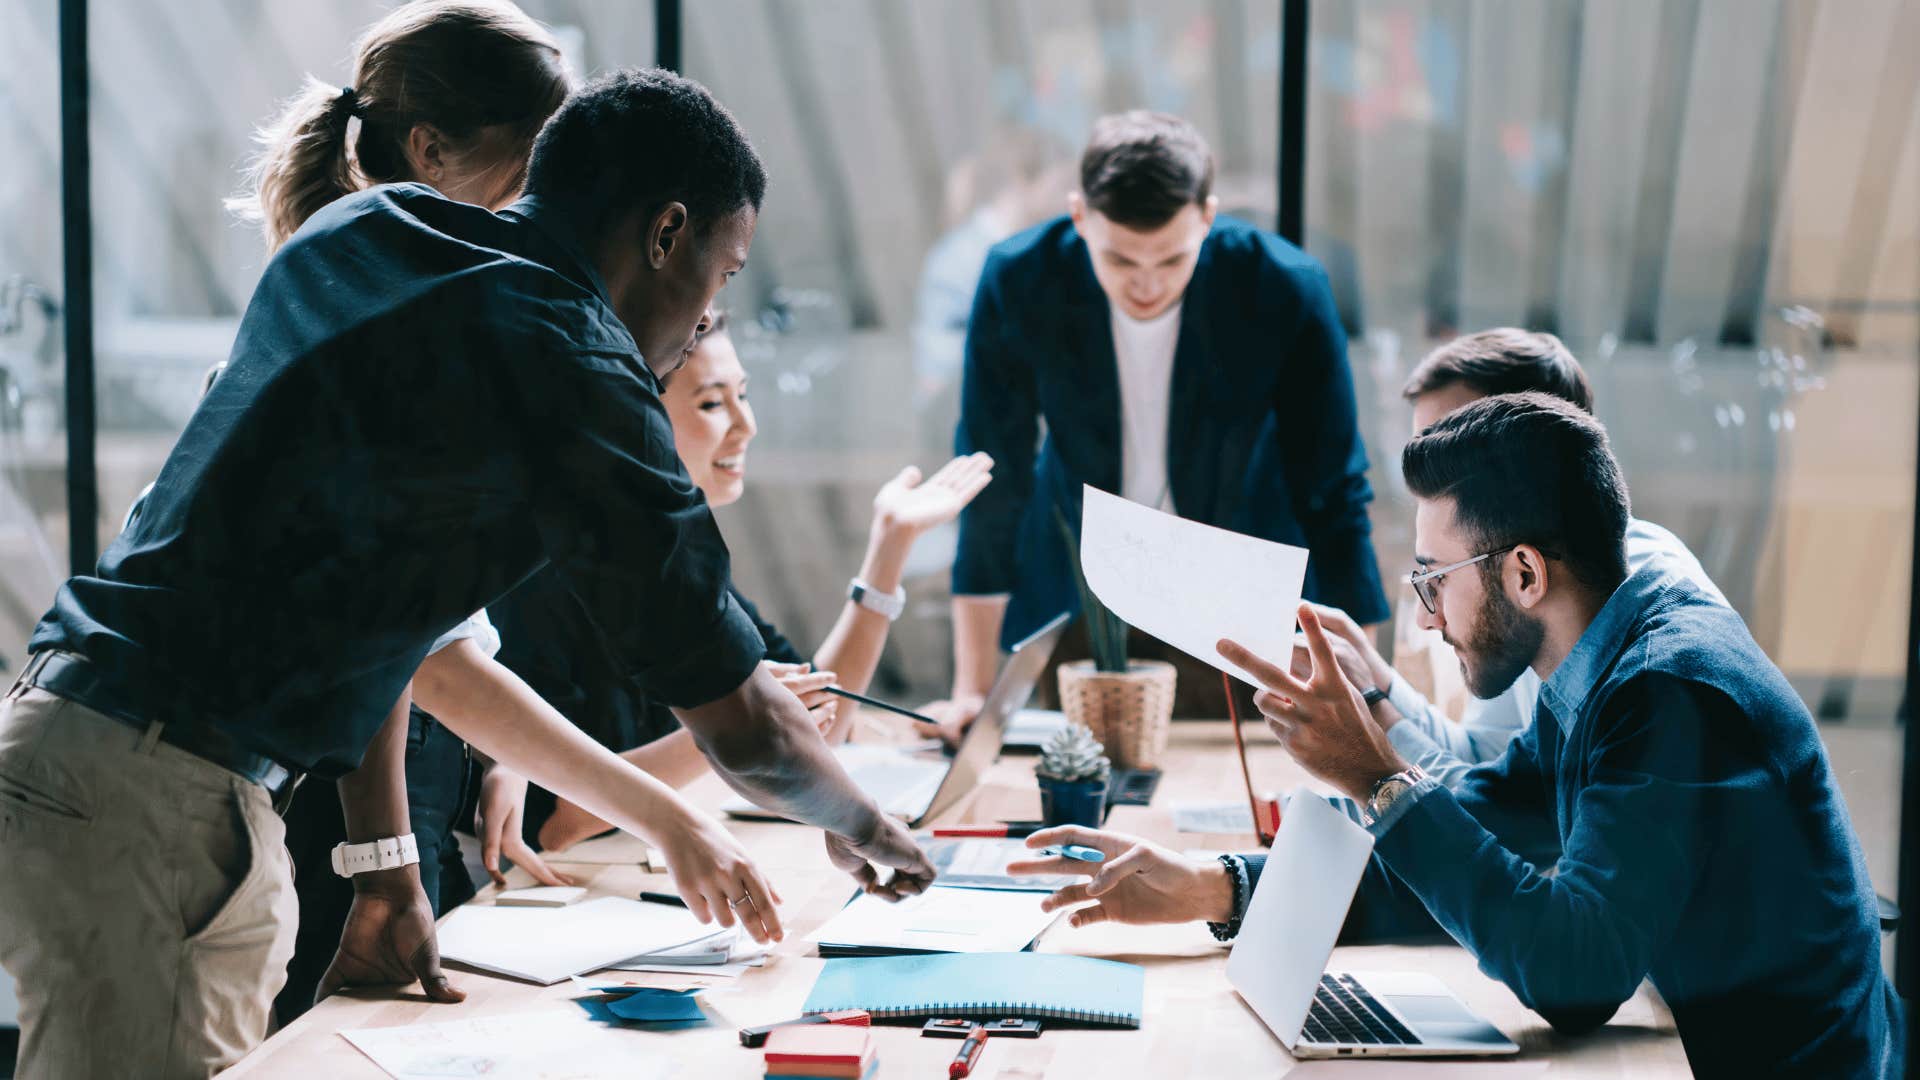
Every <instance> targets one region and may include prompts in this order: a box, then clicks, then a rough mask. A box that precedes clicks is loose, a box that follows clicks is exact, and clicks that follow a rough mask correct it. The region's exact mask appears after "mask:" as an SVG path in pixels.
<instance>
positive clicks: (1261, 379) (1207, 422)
mask: <svg viewBox="0 0 1920 1080" xmlns="http://www.w3.org/2000/svg"><path fill="white" fill-rule="evenodd" d="M1182 303H1183V304H1184V305H1185V306H1184V309H1183V311H1182V312H1181V315H1180V339H1179V343H1178V345H1177V346H1176V348H1175V350H1174V360H1173V379H1172V387H1171V398H1170V401H1169V410H1170V415H1169V416H1168V419H1167V474H1168V479H1169V480H1170V481H1171V485H1172V493H1173V501H1174V506H1175V507H1176V508H1177V509H1178V510H1179V513H1180V516H1181V517H1184V518H1190V519H1192V520H1194V521H1200V522H1205V523H1206V524H1209V525H1215V526H1219V527H1221V528H1227V529H1232V530H1234V531H1236V532H1240V533H1244V534H1246V535H1249V536H1258V537H1262V538H1264V539H1268V540H1277V541H1280V542H1282V543H1287V544H1295V545H1298V546H1300V547H1304V548H1307V549H1308V550H1309V551H1311V552H1312V557H1311V558H1310V559H1309V560H1308V562H1307V580H1306V595H1307V597H1308V598H1310V599H1313V600H1318V601H1320V602H1322V603H1326V604H1332V605H1334V606H1335V607H1339V608H1342V609H1344V610H1345V611H1346V612H1348V613H1349V614H1351V615H1352V616H1353V617H1354V618H1355V619H1356V620H1358V621H1360V622H1362V623H1375V622H1383V621H1385V620H1386V618H1387V615H1388V611H1387V600H1386V595H1385V593H1384V592H1383V591H1382V590H1381V587H1380V571H1379V566H1378V564H1377V562H1376V561H1375V559H1374V554H1373V540H1372V527H1371V525H1370V523H1369V522H1368V520H1367V504H1368V503H1369V502H1370V501H1372V499H1373V489H1372V488H1371V487H1370V486H1369V485H1368V483H1367V453H1366V447H1365V446H1364V445H1362V443H1361V440H1360V431H1359V428H1358V426H1357V424H1356V422H1355V417H1354V400H1353V377H1352V375H1351V373H1350V372H1349V370H1348V366H1347V339H1346V334H1345V332H1344V331H1343V330H1342V329H1341V327H1340V319H1339V316H1338V314H1337V313H1336V312H1335V310H1334V306H1333V296H1332V293H1331V292H1330V291H1329V289H1328V287H1327V276H1326V272H1325V271H1324V270H1322V269H1321V268H1320V264H1319V263H1318V262H1316V261H1314V259H1313V258H1312V257H1311V256H1309V255H1307V254H1306V253H1304V252H1302V251H1301V250H1300V249H1299V248H1296V247H1294V246H1293V245H1292V244H1289V243H1287V242H1286V241H1284V240H1282V239H1280V238H1279V237H1277V236H1274V235H1273V234H1271V233H1267V232H1263V231H1261V230H1259V229H1255V228H1254V227H1253V226H1251V225H1248V224H1247V223H1245V222H1242V221H1237V220H1235V219H1233V218H1229V217H1224V216H1223V217H1218V218H1216V219H1215V220H1214V224H1213V229H1212V231H1211V232H1210V233H1209V234H1208V236H1207V239H1206V242H1205V244H1204V245H1203V246H1202V247H1201V249H1200V258H1199V262H1198V263H1197V264H1196V266H1195V268H1194V272H1193V281H1192V282H1191V283H1190V284H1189V285H1188V286H1187V291H1186V295H1185V297H1184V298H1183V300H1182ZM1042 419H1044V420H1045V421H1046V439H1045V442H1044V443H1041V442H1040V441H1039V421H1040V420H1042ZM1036 444H1038V452H1037V454H1036V450H1035V447H1036ZM954 446H955V449H956V450H957V451H958V452H959V453H963V454H965V453H972V452H974V451H977V450H984V451H986V452H987V453H989V454H992V455H993V459H994V470H993V482H992V483H991V484H989V485H987V489H986V490H985V491H983V492H981V493H980V495H979V497H978V498H976V499H974V501H973V503H972V504H971V505H969V506H968V507H967V509H966V510H965V511H963V512H962V513H961V515H960V550H959V554H958V556H957V557H956V559H955V561H954V567H953V591H954V592H955V593H956V594H962V595H986V594H996V593H1009V594H1011V600H1010V602H1009V604H1008V607H1007V616H1006V622H1005V624H1004V627H1003V631H1002V635H1001V639H1002V642H1003V643H1009V644H1010V643H1012V642H1015V641H1018V640H1019V639H1020V638H1022V637H1025V636H1026V635H1027V634H1029V633H1031V632H1032V631H1033V630H1035V629H1037V628H1038V627H1039V626H1040V625H1041V624H1042V623H1044V622H1045V621H1046V620H1048V619H1050V618H1052V617H1053V616H1055V615H1057V614H1059V613H1060V612H1062V611H1078V610H1079V606H1080V599H1079V595H1078V592H1077V590H1076V589H1075V587H1074V581H1073V570H1072V567H1071V565H1070V564H1069V563H1068V561H1067V550H1066V542H1065V540H1064V539H1063V538H1062V537H1061V535H1060V530H1059V527H1058V526H1057V525H1056V524H1055V522H1054V512H1055V509H1056V508H1058V509H1059V510H1060V511H1061V512H1062V513H1064V515H1065V516H1066V519H1067V521H1068V524H1069V525H1070V527H1071V528H1072V529H1073V530H1074V533H1075V535H1076V536H1077V535H1078V533H1079V529H1080V502H1081V498H1080V485H1081V484H1082V483H1088V484H1092V485H1093V486H1094V487H1097V488H1100V489H1102V490H1104V491H1112V492H1118V491H1119V490H1120V448H1121V442H1120V377H1119V372H1118V367H1117V362H1116V360H1115V359H1114V352H1113V326H1112V317H1111V314H1110V309H1109V307H1108V302H1107V297H1106V294H1105V293H1104V292H1102V291H1101V290H1100V285H1099V282H1098V281H1096V280H1095V278H1094V276H1093V262H1092V260H1091V258H1090V256H1089V255H1088V252H1087V245H1086V243H1085V242H1084V241H1083V240H1081V239H1080V235H1079V233H1078V232H1077V231H1075V229H1074V227H1073V222H1072V220H1071V219H1070V218H1066V217H1060V218H1056V219H1054V220H1053V221H1050V222H1047V223H1045V224H1042V225H1039V226H1036V227H1035V228H1033V229H1030V230H1028V231H1026V232H1024V233H1021V234H1019V235H1018V236H1014V237H1012V238H1010V239H1008V240H1006V241H1004V242H1002V243H1001V244H1000V245H998V246H997V247H995V248H994V249H993V252H992V253H991V254H990V255H989V256H988V258H987V265H986V269H985V271H984V272H983V273H982V275H981V279H980V288H979V292H978V293H976V294H975V296H974V303H973V316H972V318H971V319H970V320H969V321H968V324H967V345H966V374H965V379H964V382H963V384H962V387H961V395H960V423H959V429H958V431H957V432H956V433H955V435H954ZM1290 615H1291V613H1287V614H1286V616H1285V617H1290Z"/></svg>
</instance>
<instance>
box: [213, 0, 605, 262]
mask: <svg viewBox="0 0 1920 1080" xmlns="http://www.w3.org/2000/svg"><path fill="white" fill-rule="evenodd" d="M353 55H354V61H353V81H352V83H350V84H349V85H347V86H345V87H339V86H329V85H328V84H326V83H323V82H321V81H320V80H318V79H315V78H312V77H311V76H309V77H308V79H307V85H306V88H305V89H304V90H302V91H301V92H300V94H299V95H298V96H296V97H295V98H293V99H292V100H291V101H289V102H288V103H287V105H286V107H285V108H284V110H283V111H282V112H281V113H280V115H279V117H278V118H276V119H275V120H274V121H273V122H272V123H270V124H268V125H267V126H266V127H265V128H263V129H261V131H260V134H259V141H260V144H261V152H260V154H259V156H258V157H256V158H255V159H254V162H253V165H252V167H251V169H250V170H249V179H250V181H251V183H250V184H249V187H250V188H251V190H250V191H249V192H247V193H246V194H245V195H243V196H241V197H239V198H236V199H234V200H231V202H230V205H232V206H233V208H234V209H236V210H238V211H239V212H240V213H241V214H243V215H244V216H246V217H248V218H250V219H252V220H255V221H258V222H260V224H261V227H262V228H263V229H264V230H265V232H266V237H267V246H268V248H270V249H275V250H277V249H278V248H279V247H280V245H281V244H284V243H285V242H286V241H287V238H288V237H290V236H292V235H293V234H294V233H295V232H296V231H297V230H298V229H299V228H300V226H301V225H303V224H305V223H306V220H307V219H308V218H310V217H312V216H313V215H314V213H315V212H317V211H318V210H320V209H321V208H322V207H324V206H326V205H327V204H329V203H331V202H333V201H334V200H335V199H338V198H340V197H341V196H342V195H347V194H351V193H352V192H355V191H359V190H360V189H362V188H365V187H369V186H371V185H374V184H394V183H404V182H414V183H422V184H429V185H431V186H432V187H434V188H435V189H436V190H437V191H439V192H440V194H442V195H444V196H446V197H447V198H449V199H458V200H459V201H461V202H466V203H473V204H474V205H476V206H484V207H487V208H488V209H490V210H498V209H500V208H502V207H504V206H506V205H507V204H508V203H511V202H512V201H513V200H514V199H515V198H517V197H518V196H519V194H520V187H521V184H522V183H523V182H524V181H525V179H526V172H527V157H528V155H529V154H530V153H531V152H532V150H533V140H534V136H536V135H538V134H539V133H540V126H541V125H542V124H544V123H546V120H547V117H549V116H552V115H553V113H554V110H556V109H558V108H559V107H560V103H561V102H562V101H564V100H565V99H566V96H567V91H568V90H569V88H570V86H571V83H570V80H569V77H568V74H567V71H566V68H565V65H564V64H563V62H562V60H561V55H560V46H559V43H558V42H556V41H555V40H554V37H553V35H552V34H551V33H549V32H548V31H547V29H546V28H545V27H543V26H541V25H540V24H539V23H537V22H535V21H534V20H533V19H531V18H529V17H528V16H527V14H526V13H525V12H523V11H521V10H520V9H519V8H517V7H515V6H513V5H512V4H510V3H506V2H504V0H498V2H488V0H414V2H413V3H409V4H405V5H403V6H401V7H399V8H396V9H395V10H394V11H393V12H392V13H391V14H389V15H388V16H387V17H386V18H384V19H382V20H380V21H379V22H378V23H376V24H374V26H373V27H372V29H370V30H368V31H367V32H366V34H365V35H364V36H363V37H362V38H361V39H360V41H359V42H358V43H357V44H356V45H355V46H354V50H353Z"/></svg>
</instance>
